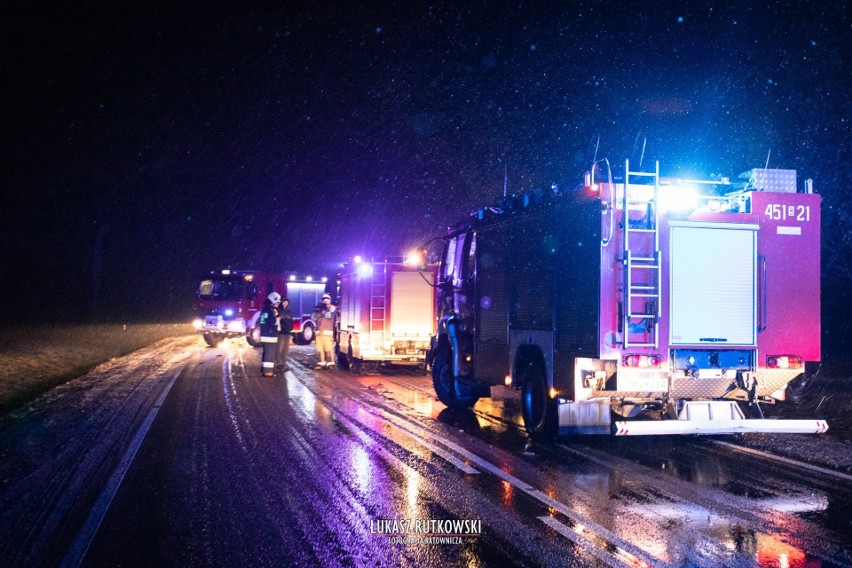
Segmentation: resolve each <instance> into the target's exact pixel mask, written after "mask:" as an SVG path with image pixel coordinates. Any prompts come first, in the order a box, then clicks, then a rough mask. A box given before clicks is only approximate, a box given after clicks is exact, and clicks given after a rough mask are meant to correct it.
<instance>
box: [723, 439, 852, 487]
mask: <svg viewBox="0 0 852 568" xmlns="http://www.w3.org/2000/svg"><path fill="white" fill-rule="evenodd" d="M711 441H712V442H713V443H714V444H717V445H719V446H724V447H726V448H731V449H733V450H737V451H740V452H745V453H747V454H754V455H756V456H760V457H763V458H766V459H769V460H775V461H779V462H781V463H786V464H788V465H794V466H796V467H800V468H803V469H809V470H811V471H817V472H819V473H822V474H824V475H833V476H835V477H839V478H840V479H845V480H846V481H852V475H847V474H845V473H842V472H840V471H834V470H833V469H827V468H824V467H820V466H818V465H811V464H809V463H805V462H801V461H797V460H792V459H790V458H785V457H782V456H776V455H774V454H769V453H767V452H764V451H761V450H755V449H753V448H747V447H745V446H738V445H737V444H732V443H730V442H722V441H720V440H711Z"/></svg>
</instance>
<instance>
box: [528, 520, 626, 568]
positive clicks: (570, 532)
mask: <svg viewBox="0 0 852 568" xmlns="http://www.w3.org/2000/svg"><path fill="white" fill-rule="evenodd" d="M537 518H538V520H539V521H541V522H542V523H544V524H546V525H547V526H549V527H550V528H552V529H553V530H555V531H556V532H558V533H559V534H561V535H562V536H564V537H565V538H567V539H568V540H570V541H571V542H573V543H574V544H576V545H577V546H579V547H580V548H582V549H583V550H585V551H586V552H588V553H589V554H591V555H592V556H594V557H595V558H597V559H598V560H600V561H601V562H603V563H604V564H606V565H607V566H623V565H624V564H625V563H624V561H622V560H620V559H619V558H618V557H617V556H615V555H614V554H612V553H609V552H608V551H607V550H604V549H602V548H600V547H599V546H590V545H589V542H588V541H587V540H586V538H585V537H583V536H582V535H581V534H580V533H578V532H577V531H575V530H574V529H572V528H571V527H569V526H568V525H566V524H564V523H560V522H559V521H557V520H556V519H554V518H553V517H548V516H547V515H544V516H541V517H537Z"/></svg>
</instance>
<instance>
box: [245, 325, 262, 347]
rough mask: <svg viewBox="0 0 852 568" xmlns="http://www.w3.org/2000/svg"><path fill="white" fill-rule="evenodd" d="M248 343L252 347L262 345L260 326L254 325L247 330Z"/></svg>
mask: <svg viewBox="0 0 852 568" xmlns="http://www.w3.org/2000/svg"><path fill="white" fill-rule="evenodd" d="M246 343H248V344H249V345H250V346H252V347H260V328H259V327H252V328H250V329H248V330H246Z"/></svg>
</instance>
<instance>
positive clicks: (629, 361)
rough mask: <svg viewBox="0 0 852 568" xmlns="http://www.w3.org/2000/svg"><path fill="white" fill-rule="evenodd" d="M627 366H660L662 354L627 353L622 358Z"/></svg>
mask: <svg viewBox="0 0 852 568" xmlns="http://www.w3.org/2000/svg"><path fill="white" fill-rule="evenodd" d="M622 362H623V363H624V366H625V367H659V366H660V356H659V355H638V354H635V353H633V354H631V355H625V356H624V359H622Z"/></svg>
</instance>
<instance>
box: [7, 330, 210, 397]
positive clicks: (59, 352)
mask: <svg viewBox="0 0 852 568" xmlns="http://www.w3.org/2000/svg"><path fill="white" fill-rule="evenodd" d="M192 333H194V331H193V329H192V328H191V327H190V326H189V325H188V324H184V323H180V324H177V323H174V324H169V323H160V324H99V325H63V326H27V327H18V328H10V329H0V414H2V413H6V412H8V411H10V410H12V409H14V408H15V407H16V406H19V405H21V404H23V403H25V402H27V401H29V400H31V399H33V398H34V397H36V396H38V395H39V394H41V393H43V392H46V391H47V390H49V389H51V388H53V387H55V386H56V385H59V384H62V383H64V382H66V381H68V380H71V379H74V378H76V377H79V376H81V375H84V374H86V373H87V372H88V371H90V370H91V369H93V368H94V367H96V366H97V365H99V364H100V363H103V362H104V361H109V360H110V359H113V358H115V357H120V356H122V355H127V354H128V353H131V352H133V351H136V350H137V349H141V348H143V347H146V346H148V345H151V344H153V343H156V342H157V341H159V340H161V339H164V338H167V337H176V336H184V335H190V334H192Z"/></svg>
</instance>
